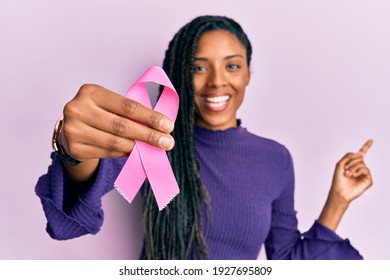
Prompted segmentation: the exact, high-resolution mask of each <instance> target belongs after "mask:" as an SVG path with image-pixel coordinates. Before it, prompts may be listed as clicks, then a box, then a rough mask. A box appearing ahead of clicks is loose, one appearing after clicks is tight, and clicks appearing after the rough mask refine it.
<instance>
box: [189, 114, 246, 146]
mask: <svg viewBox="0 0 390 280" xmlns="http://www.w3.org/2000/svg"><path fill="white" fill-rule="evenodd" d="M246 132H247V130H246V128H244V127H242V126H241V120H240V119H237V126H236V127H231V128H228V129H225V130H211V129H208V128H203V127H200V126H198V125H196V124H195V127H194V137H195V139H197V140H199V141H201V142H214V143H215V144H222V143H232V141H238V140H240V139H242V134H244V133H246Z"/></svg>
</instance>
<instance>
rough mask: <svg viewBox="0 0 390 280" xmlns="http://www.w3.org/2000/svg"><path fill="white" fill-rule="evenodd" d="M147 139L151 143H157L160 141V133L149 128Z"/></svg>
mask: <svg viewBox="0 0 390 280" xmlns="http://www.w3.org/2000/svg"><path fill="white" fill-rule="evenodd" d="M146 139H147V140H146V141H147V143H149V144H156V143H157V142H158V135H157V133H156V132H155V131H153V130H149V131H148V132H147V135H146Z"/></svg>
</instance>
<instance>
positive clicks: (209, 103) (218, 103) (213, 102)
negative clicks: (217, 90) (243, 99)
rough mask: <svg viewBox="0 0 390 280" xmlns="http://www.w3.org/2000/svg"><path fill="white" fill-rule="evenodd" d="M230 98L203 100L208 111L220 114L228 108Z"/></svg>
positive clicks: (222, 96) (214, 97)
mask: <svg viewBox="0 0 390 280" xmlns="http://www.w3.org/2000/svg"><path fill="white" fill-rule="evenodd" d="M230 98H231V96H230V95H220V96H204V97H203V100H204V105H205V107H206V109H208V110H210V111H214V112H220V111H223V110H225V109H226V108H227V106H228V102H229V100H230Z"/></svg>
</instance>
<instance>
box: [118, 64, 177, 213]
mask: <svg viewBox="0 0 390 280" xmlns="http://www.w3.org/2000/svg"><path fill="white" fill-rule="evenodd" d="M147 82H154V83H157V84H160V85H162V86H164V90H163V92H162V93H161V96H160V98H159V100H158V102H157V104H156V106H155V107H154V110H155V111H158V112H160V113H162V114H164V115H166V116H168V117H169V118H171V119H172V120H173V121H175V119H176V116H177V111H178V108H179V97H178V95H177V93H176V90H175V88H174V87H173V85H172V83H171V81H170V80H169V78H168V76H167V75H166V74H165V72H164V70H163V69H162V68H160V67H158V66H152V67H150V68H149V69H148V70H146V71H145V73H144V74H142V76H141V77H140V78H139V79H138V80H137V81H136V82H135V83H134V84H133V85H132V86H131V87H130V89H129V90H128V92H127V94H126V96H127V98H130V99H132V100H134V101H137V102H139V103H141V104H143V105H144V106H147V107H148V108H152V106H151V104H150V99H149V95H148V90H147V88H146V83H147ZM146 177H147V178H148V179H149V182H150V185H151V187H152V191H153V194H154V197H155V198H156V201H157V205H158V208H159V209H160V210H162V209H163V208H164V207H165V206H166V205H167V204H168V203H169V202H170V201H171V200H172V199H173V198H174V197H175V196H176V195H177V194H178V193H179V186H178V185H177V182H176V178H175V175H174V174H173V171H172V167H171V165H170V162H169V159H168V156H167V153H166V152H165V151H164V150H163V149H160V148H157V147H154V146H152V145H150V144H147V143H145V142H141V141H139V140H135V145H134V148H133V150H132V152H131V154H130V156H129V158H128V159H127V161H126V163H125V165H124V166H123V168H122V170H121V172H120V173H119V175H118V177H117V178H116V180H115V182H114V186H115V187H116V189H117V190H118V191H119V193H121V194H122V195H123V197H124V198H125V199H126V200H127V201H129V202H130V203H131V202H132V201H133V199H134V197H135V196H136V194H137V193H138V191H139V189H140V188H141V186H142V184H143V182H144V181H145V179H146Z"/></svg>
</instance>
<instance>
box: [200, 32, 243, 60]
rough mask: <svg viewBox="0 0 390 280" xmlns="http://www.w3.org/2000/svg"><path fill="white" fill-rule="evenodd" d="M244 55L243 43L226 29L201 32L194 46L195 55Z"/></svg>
mask: <svg viewBox="0 0 390 280" xmlns="http://www.w3.org/2000/svg"><path fill="white" fill-rule="evenodd" d="M217 54H221V55H232V54H241V55H246V49H245V47H244V45H243V44H242V43H241V42H240V40H238V38H237V37H236V35H234V34H232V33H231V32H229V31H226V30H215V31H207V32H205V33H203V34H202V35H201V36H200V38H199V41H198V44H197V46H196V56H197V57H198V56H210V55H217Z"/></svg>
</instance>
